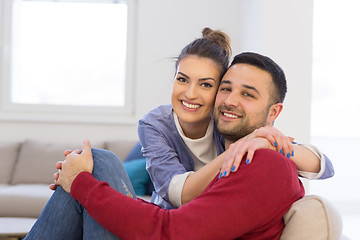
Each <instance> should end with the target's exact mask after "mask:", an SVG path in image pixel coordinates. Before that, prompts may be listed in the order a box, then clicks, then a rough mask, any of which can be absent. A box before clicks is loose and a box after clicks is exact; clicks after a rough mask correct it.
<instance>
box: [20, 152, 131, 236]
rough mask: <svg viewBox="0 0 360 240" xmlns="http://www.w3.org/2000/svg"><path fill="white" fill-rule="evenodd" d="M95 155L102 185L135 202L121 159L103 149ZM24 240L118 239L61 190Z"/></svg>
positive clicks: (95, 174) (98, 177)
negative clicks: (107, 185)
mask: <svg viewBox="0 0 360 240" xmlns="http://www.w3.org/2000/svg"><path fill="white" fill-rule="evenodd" d="M92 154H93V159H94V170H93V175H94V177H95V178H96V179H98V180H100V181H106V182H107V183H109V185H110V186H111V187H112V188H114V189H115V190H117V191H118V192H121V193H123V194H125V195H128V194H131V195H132V196H133V197H134V198H136V195H135V191H134V189H133V187H132V185H131V183H130V180H129V177H128V176H127V173H126V171H125V169H124V166H123V165H122V163H121V161H120V159H119V158H118V157H116V155H115V154H113V153H112V152H110V151H107V150H102V149H92ZM25 239H27V240H32V239H34V240H35V239H36V240H41V239H44V240H48V239H52V240H56V239H66V240H75V239H76V240H77V239H106V240H108V239H118V238H117V237H116V236H114V235H113V234H112V233H110V232H109V231H107V230H106V229H105V228H103V227H102V226H101V225H100V224H98V223H97V222H96V221H95V220H94V219H93V218H92V217H91V216H90V215H89V214H88V213H87V211H86V209H84V207H83V206H82V205H81V204H80V203H78V202H77V201H76V200H75V199H73V198H72V197H71V196H70V194H69V193H67V192H65V191H64V190H63V189H62V188H61V187H58V188H57V189H56V191H55V192H54V194H53V195H52V196H51V198H50V200H49V201H48V203H47V204H46V206H45V208H44V209H43V211H42V213H41V215H40V217H39V218H38V220H37V221H36V223H35V224H34V226H33V227H32V229H31V230H30V232H29V233H28V234H27V236H26V237H25Z"/></svg>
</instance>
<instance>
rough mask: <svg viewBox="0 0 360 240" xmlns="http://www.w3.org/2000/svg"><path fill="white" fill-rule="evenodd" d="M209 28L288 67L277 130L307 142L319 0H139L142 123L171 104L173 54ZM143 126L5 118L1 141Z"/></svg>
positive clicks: (133, 132) (118, 133) (116, 132)
mask: <svg viewBox="0 0 360 240" xmlns="http://www.w3.org/2000/svg"><path fill="white" fill-rule="evenodd" d="M205 26H208V27H211V28H213V29H222V30H224V31H225V32H227V33H228V34H229V35H230V37H231V38H232V46H233V53H234V54H236V53H240V52H241V51H256V52H259V53H262V54H265V55H268V56H270V57H271V58H273V59H274V60H275V61H277V62H278V63H279V64H280V66H282V67H283V69H284V70H285V73H286V75H287V78H288V87H289V91H288V96H287V100H286V102H285V109H284V112H283V113H282V114H281V116H280V119H279V121H278V122H277V126H278V127H279V128H280V129H281V130H283V131H284V132H285V133H286V134H287V135H291V136H294V137H296V139H297V140H298V141H302V142H308V141H309V132H310V126H309V125H310V97H311V96H310V93H311V65H312V62H311V61H312V56H311V53H312V0H303V1H297V0H272V1H267V0H224V1H218V0H196V1H194V0H182V1H175V0H152V1H148V0H138V1H137V21H136V26H134V27H135V28H136V43H135V46H136V51H135V52H136V53H135V58H134V61H135V64H134V65H135V72H134V79H133V81H134V82H135V90H134V91H135V93H134V96H135V97H134V101H135V104H134V106H135V109H134V112H135V115H136V119H139V118H141V117H142V116H143V115H144V114H145V113H146V112H148V111H149V110H151V109H152V108H154V107H156V106H158V105H160V104H167V103H169V102H170V93H171V85H172V78H173V74H174V61H173V60H172V59H171V57H176V56H177V55H178V53H179V52H180V50H181V49H182V47H184V46H185V45H186V44H187V43H189V42H190V41H192V40H193V39H194V38H196V37H199V36H200V33H201V30H202V28H203V27H205ZM136 125H137V121H134V122H133V123H131V124H106V125H103V124H79V123H76V124H71V123H46V122H45V123H44V122H42V123H39V122H25V121H23V122H22V121H16V122H12V121H0V141H9V140H10V141H17V140H23V139H25V138H36V139H43V140H47V141H65V140H66V141H72V142H78V141H81V140H82V139H84V138H89V139H91V140H93V141H100V140H105V139H124V138H131V139H136V138H137V126H136ZM295 125H296V127H295Z"/></svg>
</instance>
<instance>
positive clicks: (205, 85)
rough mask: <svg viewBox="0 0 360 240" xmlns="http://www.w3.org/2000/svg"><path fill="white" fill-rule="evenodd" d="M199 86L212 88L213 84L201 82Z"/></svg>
mask: <svg viewBox="0 0 360 240" xmlns="http://www.w3.org/2000/svg"><path fill="white" fill-rule="evenodd" d="M200 86H203V87H206V88H212V87H213V85H211V84H210V83H202V84H201V85H200Z"/></svg>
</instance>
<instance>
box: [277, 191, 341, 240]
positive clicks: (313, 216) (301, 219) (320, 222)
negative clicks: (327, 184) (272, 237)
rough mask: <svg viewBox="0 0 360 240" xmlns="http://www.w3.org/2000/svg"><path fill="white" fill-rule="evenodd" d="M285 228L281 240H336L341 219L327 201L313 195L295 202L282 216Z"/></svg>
mask: <svg viewBox="0 0 360 240" xmlns="http://www.w3.org/2000/svg"><path fill="white" fill-rule="evenodd" d="M283 219H284V223H285V228H284V231H283V233H282V235H281V238H280V239H281V240H286V239H292V240H301V239H307V240H311V239H314V240H315V239H328V240H338V239H339V238H340V236H341V233H342V226H343V224H342V218H341V216H340V214H339V212H338V210H337V209H336V208H335V207H334V206H333V205H332V204H331V203H330V202H329V201H327V200H325V199H324V198H321V197H319V196H315V195H309V196H305V197H303V198H302V199H300V200H298V201H296V202H295V203H294V204H293V205H292V206H291V208H290V210H289V211H288V212H287V213H286V214H285V215H284V218H283Z"/></svg>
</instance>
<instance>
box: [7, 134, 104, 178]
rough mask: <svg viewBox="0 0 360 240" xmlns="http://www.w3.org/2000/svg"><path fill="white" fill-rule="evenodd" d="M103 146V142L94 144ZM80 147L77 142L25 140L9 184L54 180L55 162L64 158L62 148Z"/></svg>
mask: <svg viewBox="0 0 360 240" xmlns="http://www.w3.org/2000/svg"><path fill="white" fill-rule="evenodd" d="M93 146H95V147H100V148H103V144H101V143H99V144H94V145H93ZM76 148H81V143H79V144H61V143H48V142H41V141H37V140H26V141H24V143H23V144H22V147H21V149H20V152H19V158H18V161H17V163H16V165H15V169H14V174H13V177H12V179H11V184H19V183H32V184H33V183H43V184H49V183H52V182H53V181H54V179H53V175H54V173H55V172H56V169H55V164H56V162H58V161H62V160H64V155H63V154H64V150H66V149H70V150H74V149H76Z"/></svg>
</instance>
